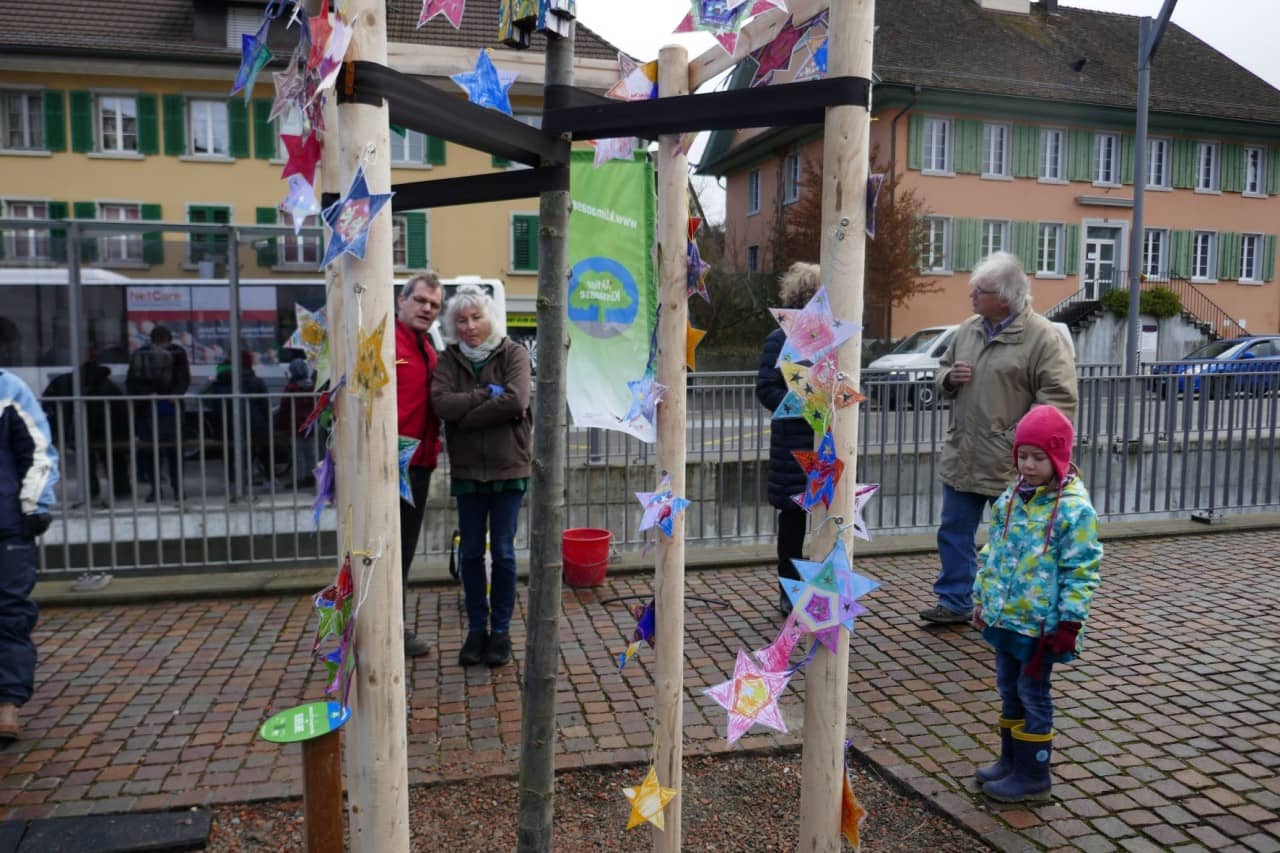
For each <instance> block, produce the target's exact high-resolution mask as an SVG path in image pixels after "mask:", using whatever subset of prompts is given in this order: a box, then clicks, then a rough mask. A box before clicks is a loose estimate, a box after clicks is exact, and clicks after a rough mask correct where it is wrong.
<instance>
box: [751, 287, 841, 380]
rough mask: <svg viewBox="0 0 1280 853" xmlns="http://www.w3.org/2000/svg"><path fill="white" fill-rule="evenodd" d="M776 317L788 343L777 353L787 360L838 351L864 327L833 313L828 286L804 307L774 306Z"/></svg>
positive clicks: (812, 358)
mask: <svg viewBox="0 0 1280 853" xmlns="http://www.w3.org/2000/svg"><path fill="white" fill-rule="evenodd" d="M771 311H772V313H773V316H774V319H776V320H777V321H778V325H779V326H781V327H782V328H783V329H784V330H785V331H786V333H787V340H786V343H785V344H784V345H783V347H782V351H781V352H780V353H779V354H778V362H777V363H778V364H779V365H780V364H782V363H783V362H784V361H787V360H790V361H816V360H818V359H819V358H821V357H822V356H824V355H826V354H827V353H829V352H833V351H834V350H837V349H838V348H839V347H840V345H841V344H843V343H844V342H845V341H847V340H849V339H850V338H852V337H853V336H854V334H856V333H857V331H858V330H859V329H860V328H862V327H861V326H859V325H858V324H857V323H852V322H849V321H848V320H841V319H839V318H838V317H835V316H833V315H832V313H831V302H830V300H829V299H828V298H827V288H826V285H823V286H822V287H820V288H818V292H817V293H815V294H814V295H813V298H812V299H810V300H809V302H808V304H806V305H805V306H804V308H773V309H771Z"/></svg>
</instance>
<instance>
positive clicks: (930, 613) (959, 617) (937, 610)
mask: <svg viewBox="0 0 1280 853" xmlns="http://www.w3.org/2000/svg"><path fill="white" fill-rule="evenodd" d="M971 616H972V614H970V613H957V612H956V611H954V610H952V609H951V608H949V607H943V606H942V605H941V604H936V605H934V606H933V607H930V608H929V609H928V610H921V611H920V618H921V619H923V620H924V621H926V622H932V623H933V624H934V625H963V624H965V623H966V622H968V621H969V619H970V617H971Z"/></svg>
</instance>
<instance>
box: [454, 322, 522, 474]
mask: <svg viewBox="0 0 1280 853" xmlns="http://www.w3.org/2000/svg"><path fill="white" fill-rule="evenodd" d="M529 377H530V370H529V351H528V350H526V349H525V348H524V347H522V346H521V345H520V344H518V343H516V342H515V341H513V340H511V339H510V338H503V339H502V343H501V344H499V345H498V348H497V349H496V350H495V351H494V353H493V356H492V357H491V358H490V359H489V360H488V361H487V362H485V364H484V367H482V368H481V369H480V376H479V377H477V376H476V374H475V371H474V370H473V369H472V366H471V362H470V361H468V360H467V357H466V356H465V355H463V354H462V351H461V350H459V349H458V345H457V344H451V345H450V346H448V347H446V348H445V351H444V352H443V353H441V354H440V362H439V364H437V365H436V373H435V376H434V377H433V378H432V381H431V405H432V408H434V409H435V412H436V414H437V415H439V416H440V420H442V421H444V444H445V449H446V450H448V452H449V469H450V476H451V477H452V478H453V479H455V480H479V481H481V482H492V481H495V480H519V479H523V478H526V477H528V476H530V473H531V471H530V463H531V461H532V459H533V449H532V424H531V423H530V418H529V394H530V388H529V381H530V380H529ZM490 385H501V386H502V389H503V390H502V393H501V394H499V395H497V396H496V397H495V396H491V391H490V389H489V386H490Z"/></svg>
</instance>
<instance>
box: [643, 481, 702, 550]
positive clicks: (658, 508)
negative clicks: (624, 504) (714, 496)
mask: <svg viewBox="0 0 1280 853" xmlns="http://www.w3.org/2000/svg"><path fill="white" fill-rule="evenodd" d="M636 500H638V501H640V506H642V507H644V514H643V515H642V516H641V517H640V532H641V533H643V532H645V531H646V530H648V529H649V528H651V527H657V528H658V529H659V530H661V531H662V532H663V533H665V534H667V535H668V536H670V535H671V534H672V532H673V531H674V530H675V518H676V516H677V515H679V514H680V513H682V512H684V509H685V507H687V506H688V505H689V501H687V500H685V499H684V498H682V497H679V496H678V495H673V494H672V493H671V475H670V474H667V475H665V476H663V478H662V482H660V483H659V484H658V489H657V491H653V492H636Z"/></svg>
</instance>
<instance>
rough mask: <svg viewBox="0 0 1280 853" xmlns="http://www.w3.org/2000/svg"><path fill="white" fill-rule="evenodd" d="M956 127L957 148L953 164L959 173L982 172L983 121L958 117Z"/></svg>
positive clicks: (972, 173) (974, 173) (975, 173)
mask: <svg viewBox="0 0 1280 853" xmlns="http://www.w3.org/2000/svg"><path fill="white" fill-rule="evenodd" d="M953 125H954V127H955V129H956V137H955V143H956V150H955V152H954V154H953V160H952V163H953V166H954V169H955V172H956V173H957V174H959V173H962V172H963V173H964V174H966V175H977V174H979V173H981V172H982V122H980V121H974V120H972V119H957V120H956V121H955V122H954V123H953Z"/></svg>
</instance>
